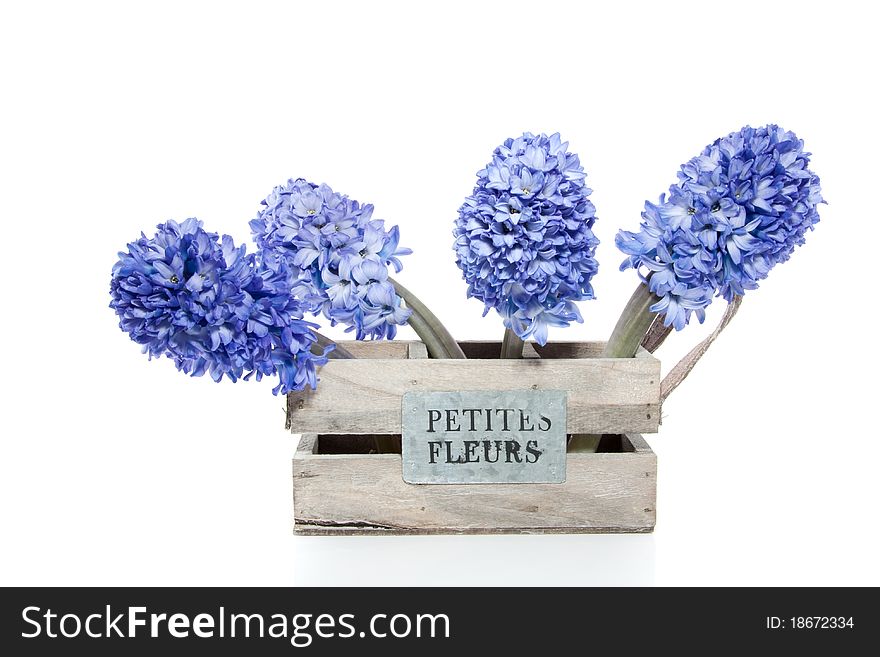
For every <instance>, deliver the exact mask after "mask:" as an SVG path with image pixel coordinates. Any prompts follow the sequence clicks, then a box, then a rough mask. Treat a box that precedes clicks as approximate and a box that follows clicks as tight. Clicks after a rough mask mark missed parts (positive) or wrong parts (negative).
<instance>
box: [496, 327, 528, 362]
mask: <svg viewBox="0 0 880 657" xmlns="http://www.w3.org/2000/svg"><path fill="white" fill-rule="evenodd" d="M523 344H524V343H523V340H522V338H521V337H519V336H518V335H517V334H516V333H514V332H513V330H512V329H504V340H502V341H501V358H522V357H523Z"/></svg>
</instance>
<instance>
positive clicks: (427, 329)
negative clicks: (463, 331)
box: [388, 278, 466, 358]
mask: <svg viewBox="0 0 880 657" xmlns="http://www.w3.org/2000/svg"><path fill="white" fill-rule="evenodd" d="M388 280H389V281H390V282H391V284H392V285H394V291H395V292H397V294H398V296H400V298H401V299H403V300H404V301H405V302H406V306H407V308H409V309H410V310H412V315H410V318H409V325H410V326H412V328H413V330H414V331H415V332H416V333H417V334H418V336H419V337H420V338H421V339H422V342H424V343H425V347H427V349H428V354H429V355H430V356H431V357H432V358H466V356H465V355H464V352H463V351H462V350H461V347H459V346H458V343H457V342H456V341H455V339H454V338H453V337H452V335H451V334H450V333H449V331H447V330H446V327H445V326H443V324H441V323H440V320H439V319H437V316H436V315H435V314H434V313H432V312H431V311H430V310H428V307H427V306H426V305H425V304H423V303H422V302H421V301H420V300H419V298H418V297H417V296H416V295H414V294H413V293H412V292H410V291H409V290H407V289H406V288H405V287H403V285H401V284H400V283H398V282H397V281H395V280H394V279H393V278H389V279H388Z"/></svg>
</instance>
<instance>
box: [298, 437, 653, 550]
mask: <svg viewBox="0 0 880 657" xmlns="http://www.w3.org/2000/svg"><path fill="white" fill-rule="evenodd" d="M310 445H311V443H310V444H309V447H308V448H309V449H310ZM400 473H401V464H400V456H399V455H397V454H374V455H327V456H325V455H313V454H311V453H308V452H306V451H300V452H298V453H297V458H296V459H295V460H294V513H295V531H296V532H297V533H302V534H345V533H553V532H646V531H651V530H652V529H653V527H654V522H655V517H656V512H655V502H656V458H655V456H654V454H653V453H652V452H650V451H648V452H639V451H638V450H637V451H636V452H632V453H627V454H570V455H569V462H568V468H567V480H566V482H565V483H564V484H525V485H512V484H506V485H494V484H488V485H472V486H465V485H412V484H407V483H405V482H404V481H403V479H402V478H401V474H400Z"/></svg>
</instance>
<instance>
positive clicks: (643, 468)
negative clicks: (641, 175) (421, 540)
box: [287, 341, 660, 534]
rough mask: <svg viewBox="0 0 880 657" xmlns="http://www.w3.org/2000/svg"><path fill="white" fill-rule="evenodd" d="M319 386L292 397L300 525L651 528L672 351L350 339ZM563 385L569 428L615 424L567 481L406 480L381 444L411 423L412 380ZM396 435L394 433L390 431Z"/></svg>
mask: <svg viewBox="0 0 880 657" xmlns="http://www.w3.org/2000/svg"><path fill="white" fill-rule="evenodd" d="M341 344H342V345H343V346H345V347H346V348H347V349H348V350H349V351H350V352H352V354H353V355H355V356H356V357H357V358H356V359H353V360H331V361H330V362H329V363H328V364H327V365H326V366H324V367H323V368H322V369H321V371H320V377H321V381H320V383H319V385H318V389H317V390H316V391H310V390H307V391H303V392H297V393H293V394H291V395H289V396H288V415H287V422H288V427H289V428H290V429H291V430H292V431H293V432H294V433H301V434H303V436H302V440H301V442H300V445H299V449H298V450H297V452H296V455H295V457H294V460H293V475H294V477H293V478H294V507H295V508H294V515H295V520H294V529H295V531H296V532H297V533H300V534H359V533H360V534H382V533H391V534H396V533H422V534H434V533H456V534H459V533H576V532H649V531H652V529H653V527H654V521H655V510H654V509H655V499H656V474H657V461H656V457H655V455H654V453H653V452H652V451H651V448H650V447H649V446H648V444H647V443H646V442H645V441H644V440H643V439H642V437H641V435H639V434H641V433H643V432H656V431H657V429H658V427H659V424H660V362H659V361H658V360H657V359H655V358H654V357H653V356H651V355H650V354H649V353H647V352H646V351H644V350H641V351H640V352H639V354H638V356H637V357H636V358H627V359H614V358H602V357H601V354H602V349H603V347H604V345H603V344H602V343H598V342H586V343H581V342H554V343H551V344H548V345H546V346H545V347H540V346H536V345H534V344H532V343H527V344H526V347H525V349H526V351H525V353H524V355H525V358H523V359H517V360H500V359H499V355H500V351H501V346H500V343H498V342H463V343H461V346H462V349H463V350H464V352H465V353H466V355H467V356H468V359H467V360H433V359H428V358H427V352H426V351H425V347H424V345H423V344H421V343H420V342H404V341H399V342H398V341H392V342H342V343H341ZM540 389H544V390H565V391H566V392H567V397H568V402H567V420H566V422H567V431H568V433H569V434H581V433H591V434H608V435H606V436H605V438H604V439H603V442H602V448H601V449H600V452H599V453H590V454H587V453H569V454H568V459H567V467H566V480H565V482H564V483H562V484H480V485H462V484H419V485H414V484H408V483H406V482H404V481H403V478H402V463H401V456H400V454H393V453H392V454H378V453H375V451H374V452H373V453H370V451H371V447H372V445H373V435H382V436H385V437H387V436H389V435H392V436H393V435H395V434H398V435H399V433H400V431H401V408H402V406H401V405H402V398H403V395H404V394H405V393H407V392H410V391H456V390H540ZM385 442H387V441H385Z"/></svg>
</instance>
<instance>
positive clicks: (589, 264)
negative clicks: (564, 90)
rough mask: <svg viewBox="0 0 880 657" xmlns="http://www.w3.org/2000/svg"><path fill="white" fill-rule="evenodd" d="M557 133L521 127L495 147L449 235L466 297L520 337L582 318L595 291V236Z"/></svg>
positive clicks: (580, 177)
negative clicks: (582, 305)
mask: <svg viewBox="0 0 880 657" xmlns="http://www.w3.org/2000/svg"><path fill="white" fill-rule="evenodd" d="M567 149H568V143H567V142H563V141H562V140H561V138H560V136H559V134H558V133H557V134H553V135H551V136H549V137H548V136H547V135H545V134H541V135H537V136H535V135H533V134H531V133H528V132H527V133H524V134H523V135H522V136H521V137H517V138H516V139H507V140H506V141H505V142H504V143H503V144H502V145H501V146H499V147H498V148H496V149H495V151H494V153H493V155H492V161H491V162H489V163H488V164H487V165H486V167H485V168H484V169H482V170H481V171H479V172H478V173H477V183H476V186H475V187H474V190H473V193H472V194H471V195H470V196H468V197H467V198H466V199H465V201H464V204H463V205H462V206H461V208H460V209H459V214H458V219H457V220H456V222H455V228H454V231H453V235H454V237H455V245H454V248H455V253H456V262H457V264H458V266H459V268H460V269H461V271H462V273H463V276H464V280H465V281H466V282H467V284H468V292H467V293H468V296H469V297H475V298H477V299H479V300H480V301H482V302H483V303H484V304H485V308H484V313H483V314H484V315H485V314H486V313H488V312H489V311H490V310H492V309H493V308H494V309H495V310H496V311H497V312H498V314H499V315H500V316H501V317H502V319H503V320H504V325H505V327H506V328H507V329H508V331H507V333H506V337H507V336H508V335H509V334H510V333H512V334H514V335H515V336H516V337H517V338H519V339H520V340H523V339H526V338H529V337H533V338H534V339H535V341H536V342H538V343H539V344H541V345H544V344H546V342H547V339H548V332H549V327H551V326H558V327H564V326H568V325H569V324H570V323H571V322H573V321H577V322H582V321H583V320H582V318H581V314H580V312H579V310H578V308H577V306H576V305H575V302H577V301H582V300H586V299H592V298H593V297H594V294H593V287H592V285H591V283H590V281H591V279H592V277H593V275H594V274H595V273H596V271H597V269H598V264H597V262H596V258H595V251H596V247H597V246H598V244H599V240H598V239H596V236H595V235H594V234H593V231H592V227H593V223H594V222H595V220H596V208H595V207H594V205H593V203H592V202H591V201H590V200H589V198H588V196H589V195H590V193H591V190H590V189H589V188H588V187H587V186H586V185H585V182H584V180H585V178H586V174H585V173H584V169H583V167H582V166H581V164H580V161H579V159H578V156H577V155H575V154H573V153H570V152H568V150H567Z"/></svg>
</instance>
